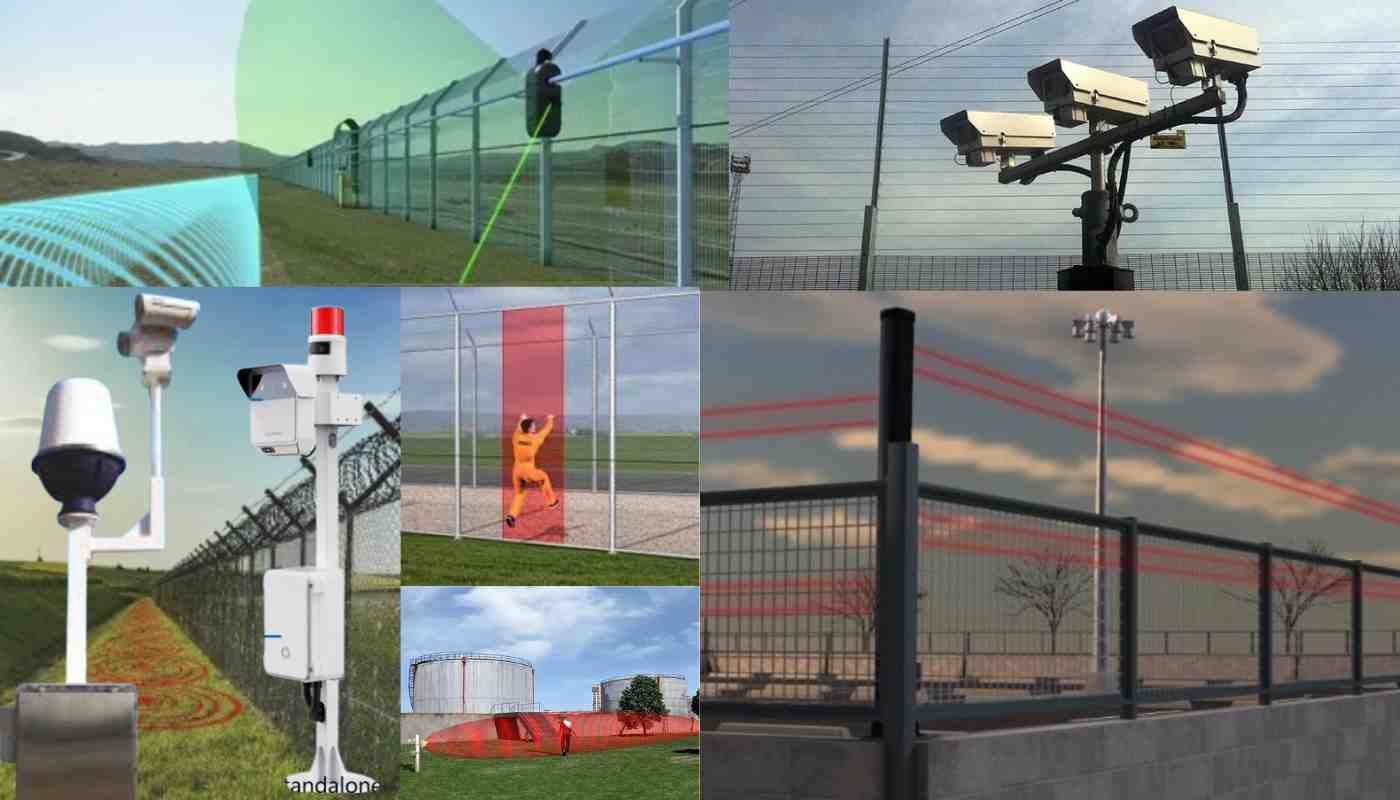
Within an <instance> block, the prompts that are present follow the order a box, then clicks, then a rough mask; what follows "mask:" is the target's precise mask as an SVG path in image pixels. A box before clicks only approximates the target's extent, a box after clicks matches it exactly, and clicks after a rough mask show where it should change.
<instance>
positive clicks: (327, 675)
mask: <svg viewBox="0 0 1400 800" xmlns="http://www.w3.org/2000/svg"><path fill="white" fill-rule="evenodd" d="M263 669H264V670H266V671H267V674H269V675H272V676H275V677H279V678H287V679H290V680H294V681H301V682H303V683H311V682H314V681H333V680H339V679H341V678H342V677H344V675H345V572H344V571H343V570H339V569H320V568H318V567H294V568H290V569H270V570H268V571H267V572H264V573H263Z"/></svg>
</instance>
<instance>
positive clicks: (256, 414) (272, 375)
mask: <svg viewBox="0 0 1400 800" xmlns="http://www.w3.org/2000/svg"><path fill="white" fill-rule="evenodd" d="M238 385H239V386H241V387H243V394H244V395H246V396H247V398H248V401H249V402H248V415H249V430H250V432H251V433H250V438H251V440H252V442H253V446H254V447H256V448H258V449H259V450H261V451H262V452H263V453H266V454H267V455H274V456H304V455H310V454H311V452H312V451H313V450H314V449H315V448H316V374H315V373H314V372H312V371H311V367H308V366H306V365H305V364H268V365H265V366H261V367H244V368H243V369H240V370H239V371H238Z"/></svg>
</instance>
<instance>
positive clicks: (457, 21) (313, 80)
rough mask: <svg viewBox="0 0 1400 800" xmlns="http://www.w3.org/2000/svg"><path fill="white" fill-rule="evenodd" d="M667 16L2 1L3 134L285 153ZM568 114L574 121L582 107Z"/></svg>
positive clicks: (530, 0)
mask: <svg viewBox="0 0 1400 800" xmlns="http://www.w3.org/2000/svg"><path fill="white" fill-rule="evenodd" d="M703 5H705V6H707V7H713V8H712V9H711V10H708V11H706V12H704V13H701V14H700V15H698V16H699V17H701V18H697V24H704V23H705V22H709V21H712V20H711V19H710V17H713V16H714V15H715V13H718V14H721V15H722V14H723V13H724V6H723V3H722V0H719V1H718V2H717V0H705V2H704V3H703ZM663 6H664V7H663ZM671 7H672V6H671V4H669V3H664V4H658V3H656V2H652V1H651V0H525V1H524V2H518V3H511V4H503V5H491V4H482V3H479V2H473V0H441V2H439V1H438V0H397V1H396V2H393V3H383V2H377V0H293V1H292V2H284V0H215V1H213V2H201V3H181V2H178V1H177V0H115V2H103V3H97V2H91V0H60V1H59V2H52V3H32V2H26V1H25V0H0V20H4V28H5V38H6V63H7V64H15V65H21V64H22V65H27V68H25V69H22V70H11V71H9V74H7V75H6V77H5V80H4V81H3V82H0V130H11V131H17V132H20V133H24V134H27V135H31V136H36V137H38V138H40V139H43V140H46V141H47V140H61V141H65V142H80V143H85V144H99V143H105V142H113V141H117V142H124V143H145V142H166V141H171V140H178V141H210V140H220V141H222V140H228V139H235V138H236V139H240V140H242V141H245V142H250V143H253V144H256V145H259V146H262V147H265V148H268V149H271V150H273V151H274V152H278V153H295V152H297V151H299V150H302V149H305V148H307V147H309V146H311V145H314V144H316V143H318V142H320V141H322V140H324V139H326V138H328V136H329V135H330V132H331V129H332V128H333V127H334V126H335V124H336V123H337V122H339V121H340V120H342V119H344V118H345V117H347V116H349V117H353V118H355V119H358V120H361V121H364V120H366V119H369V118H372V117H374V116H376V115H378V114H381V113H384V112H387V111H389V110H391V109H393V108H395V107H397V106H399V105H401V104H403V103H406V102H410V101H413V100H416V99H417V98H419V97H420V96H421V95H423V94H424V93H425V92H429V91H434V90H437V89H439V88H441V87H443V86H445V85H446V84H447V83H448V82H449V81H452V80H455V79H458V78H462V77H465V76H467V75H469V74H471V73H473V72H475V71H477V70H479V69H482V68H484V67H488V66H490V65H491V64H492V63H493V62H494V61H495V60H496V59H497V58H499V57H500V56H502V55H504V56H513V55H515V54H517V53H520V52H522V51H525V50H527V49H529V50H531V51H533V49H534V48H535V47H537V46H538V45H540V44H541V43H544V42H546V41H547V40H549V41H552V40H553V38H554V37H557V36H559V35H562V34H563V33H564V32H566V31H567V30H569V29H570V28H571V27H572V26H573V25H574V24H575V23H576V22H577V21H578V20H580V19H583V18H590V19H591V20H592V22H591V25H590V26H589V27H587V28H586V30H585V32H584V33H582V34H580V36H579V37H578V39H577V41H576V43H575V46H574V47H573V48H572V50H571V51H570V52H569V53H568V57H567V58H565V57H562V56H561V61H560V63H561V64H562V65H564V66H566V67H571V66H582V65H583V64H585V63H592V61H594V60H597V58H598V56H599V52H600V50H599V48H602V47H606V46H612V45H615V44H617V43H618V41H619V40H620V39H621V38H622V37H623V36H624V35H625V34H626V33H627V31H628V29H629V27H630V25H632V24H636V22H637V20H638V19H639V18H640V17H642V16H644V14H643V13H639V10H640V11H642V12H645V15H651V16H656V15H660V17H664V19H663V20H662V21H663V23H665V24H666V25H671V26H673V23H672V22H671V21H670V20H671V19H673V12H672V11H671V10H670V9H671ZM713 9H719V10H718V11H714V10H713ZM609 12H614V13H613V16H611V17H610V18H609V19H608V20H600V19H599V17H600V16H604V15H608V14H609ZM653 12H654V13H653ZM660 17H658V18H660ZM668 31H669V29H667V30H663V31H662V34H663V35H664V34H665V33H666V32H668ZM646 36H647V39H648V41H650V40H654V39H655V38H656V36H655V35H653V34H652V33H650V32H648V33H647V34H646ZM590 43H591V44H590ZM632 46H636V45H635V44H633V45H632ZM575 51H576V52H575ZM574 59H583V60H582V61H576V60H574ZM718 70H719V71H718V72H717V73H716V74H717V78H716V80H718V81H719V85H720V87H721V88H720V89H719V93H718V94H716V95H715V96H716V97H717V98H718V100H719V102H715V103H711V105H715V106H722V98H723V94H722V92H723V89H722V87H723V84H724V80H725V76H724V74H723V69H722V67H719V68H718ZM631 73H632V74H633V76H634V77H633V79H634V80H637V79H642V78H638V76H641V75H654V76H655V78H656V80H659V81H663V82H664V81H665V80H666V79H667V77H668V76H667V74H666V73H665V71H664V70H661V69H660V68H657V69H656V70H655V71H654V72H653V71H650V70H647V69H646V68H640V69H638V68H633V69H632V70H631ZM589 80H590V79H583V82H587V81H589ZM609 80H610V79H608V78H601V79H595V82H600V83H601V84H606V83H607V82H608V81H609ZM511 83H512V85H511V88H512V89H513V88H515V84H514V79H513V80H512V82H511ZM672 83H674V81H673V80H672ZM668 91H669V90H668ZM580 97H581V95H580ZM633 105H634V106H635V105H637V104H635V103H634V104H633ZM662 106H664V108H661V107H662ZM577 108H578V109H579V111H578V112H576V113H578V114H581V113H583V109H584V108H585V106H584V105H579V106H577ZM658 108H661V110H662V111H664V112H665V113H666V114H671V113H673V111H674V109H673V107H672V106H670V105H667V104H664V103H662V104H659V105H658ZM517 114H518V109H517V111H515V112H512V114H511V117H512V119H514V117H515V116H516V115H517ZM712 116H714V117H717V118H722V113H719V114H715V115H712ZM575 119H576V120H577V119H578V117H577V116H576V117H575ZM515 127H519V126H515V125H513V126H512V130H514V128H515ZM644 127H645V126H644Z"/></svg>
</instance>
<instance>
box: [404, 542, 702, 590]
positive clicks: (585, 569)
mask: <svg viewBox="0 0 1400 800" xmlns="http://www.w3.org/2000/svg"><path fill="white" fill-rule="evenodd" d="M401 559H402V561H403V565H404V571H403V575H402V580H403V584H404V585H405V586H520V585H534V586H695V585H696V584H697V583H698V582H699V580H700V567H699V563H698V562H696V561H695V560H694V559H685V558H664V557H661V556H643V555H635V554H632V553H618V554H616V555H609V554H608V553H605V552H601V551H598V550H582V549H577V548H572V547H546V546H543V545H538V544H526V543H522V542H496V541H490V540H486V539H472V538H464V539H461V540H459V541H453V540H452V538H451V537H450V536H433V535H428V534H421V533H404V534H403V543H402V556H401ZM522 576H529V581H524V580H522Z"/></svg>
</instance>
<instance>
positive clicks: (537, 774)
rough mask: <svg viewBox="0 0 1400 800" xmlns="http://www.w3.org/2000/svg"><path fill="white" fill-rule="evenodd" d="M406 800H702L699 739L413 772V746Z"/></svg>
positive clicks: (449, 761)
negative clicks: (582, 799)
mask: <svg viewBox="0 0 1400 800" xmlns="http://www.w3.org/2000/svg"><path fill="white" fill-rule="evenodd" d="M403 762H404V764H405V765H406V767H405V769H404V770H403V773H402V775H401V777H400V789H399V792H400V796H401V797H403V798H404V800H448V798H451V800H457V799H458V798H463V797H471V798H476V797H481V798H496V797H500V798H511V800H558V799H559V798H564V797H599V798H601V797H606V798H616V800H631V798H636V800H691V798H695V797H699V796H700V737H698V736H692V737H690V738H688V739H679V740H673V741H670V742H665V743H662V744H655V745H649V746H646V747H633V748H628V749H625V750H610V751H605V752H601V753H587V754H577V755H572V756H569V757H568V758H513V759H476V758H446V757H439V756H434V755H432V754H431V753H427V752H424V753H423V771H422V772H421V773H415V772H413V770H412V764H413V747H412V745H409V746H408V747H407V748H406V749H405V751H404V755H403Z"/></svg>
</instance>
